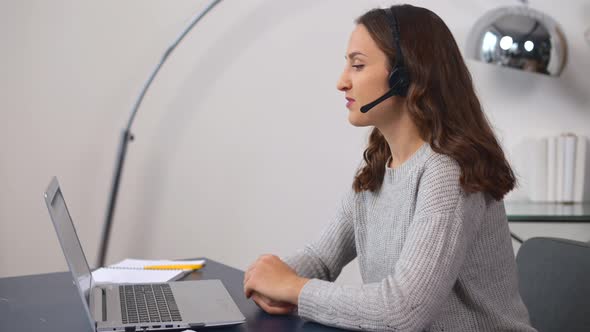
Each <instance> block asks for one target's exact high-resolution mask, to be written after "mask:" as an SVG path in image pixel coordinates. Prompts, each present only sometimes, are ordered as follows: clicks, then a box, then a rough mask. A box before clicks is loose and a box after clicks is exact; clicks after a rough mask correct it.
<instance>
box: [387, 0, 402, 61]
mask: <svg viewBox="0 0 590 332" xmlns="http://www.w3.org/2000/svg"><path fill="white" fill-rule="evenodd" d="M385 14H386V16H387V21H388V22H389V26H390V27H391V31H392V33H393V40H394V41H395V52H396V57H397V59H396V65H397V66H403V65H404V56H403V54H402V48H401V46H400V43H399V26H398V24H397V20H396V18H395V14H394V13H393V10H392V9H391V8H385Z"/></svg>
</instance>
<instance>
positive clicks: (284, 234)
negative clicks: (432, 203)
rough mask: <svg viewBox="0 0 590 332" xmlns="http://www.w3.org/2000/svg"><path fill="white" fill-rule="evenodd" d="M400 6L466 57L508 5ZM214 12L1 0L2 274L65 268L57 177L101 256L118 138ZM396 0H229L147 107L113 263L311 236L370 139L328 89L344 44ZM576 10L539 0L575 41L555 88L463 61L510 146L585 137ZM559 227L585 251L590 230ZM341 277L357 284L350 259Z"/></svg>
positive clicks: (583, 20)
mask: <svg viewBox="0 0 590 332" xmlns="http://www.w3.org/2000/svg"><path fill="white" fill-rule="evenodd" d="M408 2H409V3H413V4H417V5H422V6H426V7H428V8H430V9H432V10H434V11H435V12H437V13H438V14H439V15H440V16H441V17H442V18H443V19H444V20H445V21H446V22H447V23H448V25H449V26H450V28H451V30H452V31H453V33H454V34H455V37H456V38H457V40H458V42H459V44H460V46H461V47H462V46H463V45H464V42H465V40H466V39H467V34H468V32H469V29H470V27H471V26H472V25H473V23H474V22H475V20H476V19H477V18H478V17H479V16H481V15H483V14H484V13H485V12H486V11H487V10H489V9H491V8H494V7H495V6H499V5H513V4H515V3H516V2H515V1H508V0H505V1H495V2H494V1H481V0H480V1H468V0H447V1H434V0H430V1H426V0H424V1H408ZM207 3H208V2H205V1H199V0H193V1H189V0H182V1H180V0H177V1H174V2H170V1H155V0H152V1H145V0H134V1H130V0H129V1H123V2H121V1H112V0H111V1H99V2H79V1H65V0H55V1H51V2H48V1H42V0H36V1H35V0H26V1H2V2H0V18H1V20H0V37H1V38H0V40H2V41H3V47H2V52H1V53H0V54H1V55H0V56H1V57H2V61H1V65H0V114H1V118H0V120H1V121H0V151H1V154H0V183H1V184H2V186H3V190H1V191H0V276H11V275H22V274H30V273H42V272H51V271H58V270H65V269H66V265H65V261H64V259H63V255H62V253H61V250H60V249H59V244H58V242H57V238H56V236H55V233H54V231H53V229H52V226H51V223H50V219H49V216H48V214H47V211H46V208H45V206H44V202H43V198H42V193H43V191H44V189H45V187H46V185H47V183H48V182H49V180H50V178H51V176H53V175H57V176H58V177H59V179H60V182H61V184H62V189H63V192H64V195H65V198H66V200H67V201H68V204H69V208H70V213H71V214H72V216H73V218H74V221H75V224H76V226H77V228H78V234H79V236H80V238H81V241H82V245H83V246H84V248H85V251H86V254H87V256H88V259H89V260H90V262H91V264H94V263H95V262H96V256H97V251H98V242H99V237H100V231H101V227H102V223H103V220H104V213H105V210H106V205H107V197H108V192H109V189H110V185H111V176H112V171H113V167H114V164H115V154H116V149H117V145H118V142H119V135H120V131H121V129H122V128H123V126H124V124H125V123H126V121H127V118H128V113H129V111H130V110H131V107H132V104H133V102H134V100H135V98H136V95H137V93H138V92H139V90H140V88H141V86H142V84H143V82H144V80H145V79H146V78H147V76H148V74H149V72H150V71H151V70H152V68H153V66H154V65H155V64H156V63H157V62H158V61H159V59H160V57H161V55H162V53H163V51H164V50H165V49H166V48H167V47H168V45H169V44H170V42H172V40H173V39H174V38H176V36H177V35H178V33H179V32H180V31H181V30H182V29H183V28H184V27H185V26H186V24H187V23H188V22H189V19H190V18H191V17H192V15H193V14H194V13H195V12H196V11H197V10H198V9H199V8H202V7H203V6H204V5H206V4H207ZM386 3H390V2H386V1H352V0H349V1H342V0H323V1H317V0H314V1H312V0H307V1H303V0H298V1H287V0H284V1H277V0H249V1H235V0H234V1H232V0H230V1H224V2H223V3H222V4H221V5H219V6H218V8H216V9H215V11H214V12H212V13H211V14H210V15H208V16H207V17H206V18H205V20H203V21H202V23H201V24H199V26H198V27H197V28H195V30H194V31H193V32H191V34H190V35H189V36H188V37H187V38H186V40H185V41H184V42H183V44H181V46H180V47H179V48H178V49H177V50H176V51H175V53H174V54H173V55H172V57H171V58H170V60H169V61H168V62H167V64H166V65H165V66H164V68H163V70H162V72H161V73H160V75H159V76H158V77H157V79H156V81H155V83H154V84H153V86H152V89H151V90H150V92H149V94H148V96H147V97H146V99H145V100H144V104H143V106H142V107H141V109H140V113H139V115H138V118H137V121H136V123H135V125H134V128H133V132H134V134H135V135H136V138H137V139H136V141H135V142H133V143H132V144H131V146H130V150H129V153H128V159H127V163H126V167H125V170H124V174H123V181H122V184H121V191H120V197H119V201H118V207H117V211H116V212H117V213H116V218H115V224H114V228H113V236H112V241H111V246H110V255H109V256H108V262H109V263H112V262H115V261H118V260H120V259H122V258H125V257H139V258H160V257H162V258H180V257H197V256H206V257H210V258H212V259H216V260H219V261H222V262H225V263H227V264H229V265H232V266H235V267H238V268H245V267H246V266H247V265H248V264H249V263H250V262H251V261H252V260H253V259H255V257H256V256H257V255H259V254H261V253H265V252H272V253H277V254H287V253H290V252H292V251H294V250H296V249H298V248H300V247H301V246H302V245H303V243H305V242H306V241H307V240H309V239H313V238H314V237H316V236H317V233H318V230H319V229H321V227H322V226H323V225H324V224H325V223H326V222H327V221H328V219H329V218H330V217H331V216H332V214H333V213H334V207H335V206H336V204H337V202H338V199H339V197H340V195H341V194H342V193H343V192H344V191H345V190H346V189H347V188H348V187H349V186H350V183H351V180H352V175H353V173H354V171H355V168H356V166H357V165H358V162H359V161H360V156H361V152H362V149H363V146H364V144H365V139H366V132H367V131H366V130H365V129H358V128H354V127H352V126H350V125H349V124H348V123H347V115H346V114H347V112H348V111H347V109H346V108H345V107H344V98H343V95H342V93H340V92H338V91H337V90H336V89H335V84H336V79H337V77H338V75H339V74H340V71H341V69H342V68H343V66H344V59H343V54H344V51H345V49H346V43H347V40H348V34H349V33H350V31H351V30H352V28H353V23H352V22H353V19H354V18H355V17H357V16H359V15H360V14H362V13H363V12H364V11H365V10H367V9H369V8H372V7H374V6H376V5H381V4H386ZM567 4H568V5H567V6H565V5H563V6H558V7H556V6H555V5H554V2H553V1H550V0H542V1H541V0H539V1H534V2H532V6H534V8H535V9H538V10H540V11H543V12H545V13H548V14H550V15H551V16H552V17H553V18H554V19H556V20H557V21H558V22H560V23H561V25H562V28H563V31H564V33H565V35H566V37H567V39H568V43H569V62H568V64H567V67H566V68H565V71H564V72H563V74H562V76H561V77H560V78H549V77H543V76H540V75H535V74H526V73H521V72H516V71H512V70H506V69H499V68H495V67H493V66H489V65H484V64H479V63H475V62H473V61H468V64H469V67H470V69H471V71H472V74H473V77H474V80H475V82H476V86H477V90H478V92H479V94H480V97H481V100H482V103H483V105H484V107H485V110H486V111H487V113H488V115H489V117H490V119H491V120H492V122H493V124H494V125H495V127H496V129H497V131H498V134H499V136H500V138H501V139H502V141H503V144H504V146H505V147H506V150H507V151H508V152H509V153H510V151H511V150H512V148H513V147H514V146H515V145H516V144H518V143H519V142H520V141H521V140H522V139H523V138H524V137H525V136H535V135H548V134H556V133H558V132H561V131H563V130H569V131H574V132H577V133H580V134H586V135H590V121H589V120H590V96H589V95H590V94H589V92H590V91H589V88H588V87H589V86H590V56H589V54H590V46H588V45H587V44H586V43H585V42H584V38H583V31H584V30H585V29H586V28H587V27H588V25H589V23H588V22H590V4H589V3H588V1H583V0H570V1H567ZM519 197H522V195H521V194H519V192H515V193H514V194H513V195H512V198H514V199H516V198H519ZM537 226H539V227H541V226H542V225H537ZM554 230H555V232H561V233H560V235H562V236H566V237H572V238H581V239H586V240H590V229H588V228H584V226H581V228H575V229H571V230H568V229H567V228H555V229H554ZM538 231H539V229H538V228H534V229H532V230H530V231H529V232H530V234H533V233H534V234H536V233H535V232H537V233H538ZM344 280H345V281H350V282H354V281H356V280H358V277H357V275H356V267H355V266H354V265H353V266H352V267H349V268H347V271H346V273H345V276H344Z"/></svg>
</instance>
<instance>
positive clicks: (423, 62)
mask: <svg viewBox="0 0 590 332" xmlns="http://www.w3.org/2000/svg"><path fill="white" fill-rule="evenodd" d="M391 10H392V11H393V13H395V16H396V19H397V22H398V26H399V34H400V47H401V49H402V54H403V57H404V64H405V66H406V68H407V70H408V73H409V76H410V81H411V84H410V87H409V90H408V94H407V96H406V98H405V100H404V102H405V104H406V107H407V109H408V111H409V115H410V117H411V119H412V121H413V122H414V123H415V124H416V127H417V128H418V130H419V133H420V136H421V138H422V139H423V140H424V141H426V142H428V143H429V144H430V146H431V148H432V150H433V151H435V152H437V153H440V154H445V155H448V156H450V157H451V158H453V159H454V160H456V161H457V162H458V164H459V166H460V167H461V177H460V183H461V188H462V189H463V191H465V192H466V193H474V192H485V193H488V194H489V195H491V196H492V197H493V198H494V199H496V200H500V199H502V198H503V197H504V195H506V193H508V192H509V191H510V190H512V189H513V188H514V186H515V182H516V180H515V177H514V173H513V171H512V169H511V167H510V165H509V163H508V161H507V160H506V157H505V155H504V152H503V151H502V148H501V147H500V144H499V143H498V140H497V139H496V136H495V135H494V132H493V130H492V128H491V126H490V124H489V122H488V119H487V118H486V116H485V114H484V112H483V110H482V107H481V105H480V103H479V100H478V98H477V95H476V93H475V89H474V88H473V82H472V79H471V74H470V73H469V70H468V69H467V66H466V65H465V62H464V61H463V57H462V56H461V52H460V51H459V47H458V46H457V43H456V41H455V39H454V37H453V35H452V34H451V31H450V30H449V28H448V27H447V26H446V24H445V23H444V22H443V20H442V19H441V18H440V17H438V15H436V14H435V13H433V12H431V11H430V10H428V9H425V8H420V7H415V6H411V5H396V6H392V7H391ZM356 23H357V24H362V25H363V26H364V27H366V28H367V30H368V31H369V34H370V35H371V37H372V38H373V40H374V41H375V42H376V44H377V45H378V47H379V48H380V49H381V50H382V51H383V52H384V53H385V54H386V55H387V57H388V59H389V63H390V65H392V64H394V63H395V62H396V53H395V46H394V40H393V35H392V31H391V28H390V26H389V24H388V21H387V16H386V13H385V10H383V9H373V10H370V11H369V12H367V13H365V14H364V15H362V16H361V17H359V18H358V19H357V20H356ZM390 155H391V151H389V146H388V144H387V142H386V140H385V138H384V137H383V135H382V134H381V132H380V131H379V130H378V129H377V128H374V129H373V131H372V132H371V134H370V136H369V142H368V146H367V148H366V150H365V152H364V154H363V157H364V163H363V165H361V167H360V168H359V169H358V171H357V173H356V175H355V178H354V181H353V185H352V187H353V189H354V190H355V191H356V192H361V191H364V190H369V191H372V192H375V191H377V190H379V188H380V187H381V184H382V183H383V177H384V174H385V163H386V162H387V159H388V158H389V156H390Z"/></svg>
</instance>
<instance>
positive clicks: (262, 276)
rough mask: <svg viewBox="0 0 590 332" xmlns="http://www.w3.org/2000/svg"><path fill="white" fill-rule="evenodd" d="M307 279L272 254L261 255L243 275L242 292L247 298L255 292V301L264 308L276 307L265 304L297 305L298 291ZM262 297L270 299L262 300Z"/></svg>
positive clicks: (299, 291)
mask: <svg viewBox="0 0 590 332" xmlns="http://www.w3.org/2000/svg"><path fill="white" fill-rule="evenodd" d="M308 280H309V279H306V278H301V277H299V276H298V275H297V274H296V273H295V271H294V270H293V269H292V268H291V267H289V266H288V265H287V264H285V263H284V262H283V261H282V260H281V259H280V258H278V257H277V256H274V255H262V256H260V257H259V258H258V259H257V260H256V261H255V262H254V264H252V265H251V266H250V267H249V268H248V270H246V273H245V275H244V293H245V294H246V297H247V298H250V297H251V296H253V295H254V294H257V298H258V299H259V300H260V301H256V298H255V299H254V300H255V301H256V303H257V304H258V305H259V306H261V308H263V309H264V310H265V311H266V312H269V313H272V312H270V311H268V310H266V309H265V308H264V306H266V307H267V308H269V309H270V308H272V307H276V305H275V306H270V305H268V306H267V304H270V303H273V304H277V303H279V304H281V306H284V305H287V304H292V305H293V306H296V305H297V302H298V299H299V293H301V289H302V288H303V286H304V285H305V283H307V281H308ZM263 299H267V300H270V301H271V302H268V301H266V302H265V301H263Z"/></svg>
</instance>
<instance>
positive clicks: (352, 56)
mask: <svg viewBox="0 0 590 332" xmlns="http://www.w3.org/2000/svg"><path fill="white" fill-rule="evenodd" d="M359 55H362V56H367V55H366V54H363V53H361V52H359V51H354V52H350V53H349V54H348V56H346V55H345V56H344V59H351V60H352V59H353V58H355V57H357V56H359Z"/></svg>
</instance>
